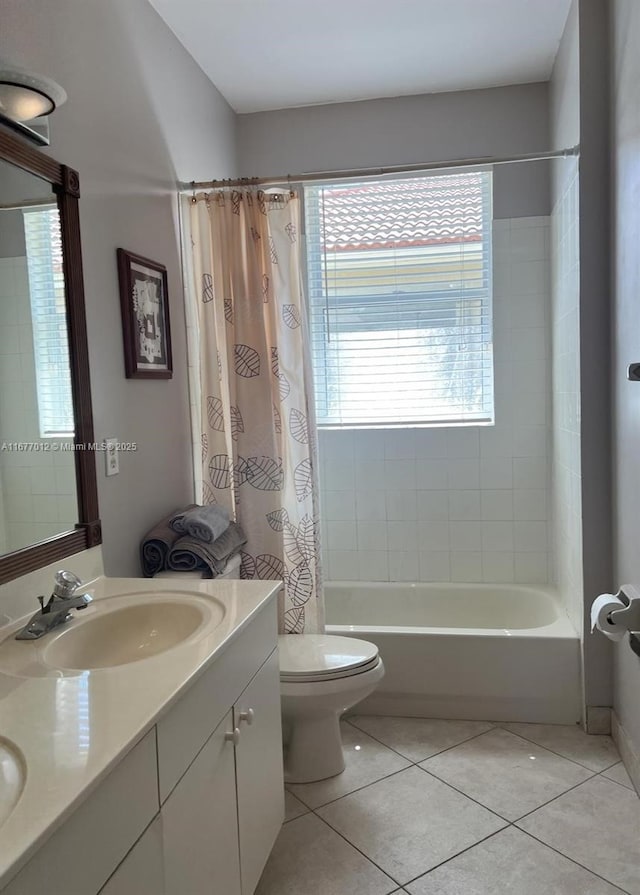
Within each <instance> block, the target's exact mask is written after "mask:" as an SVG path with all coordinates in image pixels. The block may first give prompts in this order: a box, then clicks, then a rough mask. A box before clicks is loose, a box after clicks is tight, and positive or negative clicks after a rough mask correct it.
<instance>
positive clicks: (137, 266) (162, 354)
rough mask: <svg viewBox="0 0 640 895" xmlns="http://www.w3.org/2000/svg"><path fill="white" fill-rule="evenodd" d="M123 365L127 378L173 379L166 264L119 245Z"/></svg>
mask: <svg viewBox="0 0 640 895" xmlns="http://www.w3.org/2000/svg"><path fill="white" fill-rule="evenodd" d="M117 258H118V281H119V285H120V308H121V311H122V335H123V340H124V368H125V375H126V377H127V379H171V377H172V376H173V360H172V356H171V327H170V322H169V293H168V289H167V268H166V267H165V266H164V264H159V263H158V262H157V261H152V260H151V259H150V258H143V257H142V255H136V254H135V253H134V252H129V251H127V250H126V249H117Z"/></svg>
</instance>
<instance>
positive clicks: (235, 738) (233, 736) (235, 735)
mask: <svg viewBox="0 0 640 895" xmlns="http://www.w3.org/2000/svg"><path fill="white" fill-rule="evenodd" d="M224 738H225V740H226V741H227V742H228V743H233V745H234V746H237V745H238V743H239V742H240V731H239V730H238V728H237V727H234V728H233V730H231V731H230V732H229V733H225V735H224Z"/></svg>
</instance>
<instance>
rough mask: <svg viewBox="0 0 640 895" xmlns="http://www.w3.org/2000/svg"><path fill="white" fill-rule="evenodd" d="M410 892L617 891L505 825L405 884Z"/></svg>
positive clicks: (582, 894) (531, 894) (530, 894)
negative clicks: (461, 852) (490, 835)
mask: <svg viewBox="0 0 640 895" xmlns="http://www.w3.org/2000/svg"><path fill="white" fill-rule="evenodd" d="M407 891H408V892H409V893H410V895H494V893H495V892H506V893H509V895H620V890H619V889H617V888H614V887H613V886H610V885H609V883H605V882H604V881H603V880H601V879H599V878H598V877H597V876H594V875H593V874H592V873H589V871H588V870H584V869H583V868H582V867H579V866H578V865H577V864H574V863H573V861H569V860H568V859H567V858H563V857H562V855H559V854H557V853H556V852H554V851H552V850H551V849H550V848H547V846H546V845H542V844H541V843H539V842H536V840H535V839H532V838H531V836H527V835H526V834H525V833H521V832H520V831H519V830H516V829H514V828H513V827H510V828H509V829H508V830H503V831H502V832H500V833H497V834H496V835H495V836H492V837H491V838H490V839H487V840H485V841H484V842H481V843H480V844H479V845H476V846H474V848H470V849H469V850H468V851H466V852H464V854H462V855H458V857H457V858H453V859H452V860H451V861H448V862H447V863H446V864H442V865H441V866H440V867H436V869H435V870H432V871H431V873H428V874H427V875H426V876H423V877H421V878H420V879H418V880H416V881H415V882H413V883H410V884H409V885H408V886H407Z"/></svg>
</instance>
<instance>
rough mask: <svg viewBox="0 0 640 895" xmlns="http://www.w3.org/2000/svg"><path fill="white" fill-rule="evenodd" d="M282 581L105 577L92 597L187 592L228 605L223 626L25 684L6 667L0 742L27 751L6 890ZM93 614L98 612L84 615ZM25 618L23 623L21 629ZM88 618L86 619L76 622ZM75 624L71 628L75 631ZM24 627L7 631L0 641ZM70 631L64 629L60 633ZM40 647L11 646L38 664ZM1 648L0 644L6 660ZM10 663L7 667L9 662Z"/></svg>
mask: <svg viewBox="0 0 640 895" xmlns="http://www.w3.org/2000/svg"><path fill="white" fill-rule="evenodd" d="M279 587H280V582H278V581H215V580H213V581H189V582H188V583H186V584H185V583H183V582H178V581H176V580H168V579H165V580H157V579H154V580H149V579H139V578H98V579H96V580H95V581H93V582H90V583H88V584H87V585H85V586H84V587H83V591H84V592H88V593H91V594H92V595H93V597H94V599H95V600H103V599H109V598H110V597H115V596H117V595H119V594H122V593H126V594H134V593H135V594H145V593H162V594H167V595H169V594H176V595H178V599H179V594H180V593H182V594H185V595H189V594H191V595H194V596H196V597H199V598H201V599H205V600H206V599H208V600H211V598H215V600H218V601H220V602H221V603H223V604H224V606H225V610H226V611H225V615H224V618H223V620H222V622H221V623H220V624H218V625H217V626H215V625H214V622H213V621H211V622H210V623H207V624H203V626H202V627H201V628H200V629H199V630H198V631H197V632H195V633H194V635H192V636H191V637H190V638H189V639H188V640H186V641H185V642H184V643H182V644H180V645H178V646H176V647H173V648H172V649H170V650H168V651H167V652H165V653H161V654H159V655H157V656H154V657H152V658H148V659H145V660H143V661H139V662H132V663H130V664H127V665H121V666H117V667H113V668H106V669H99V670H95V671H82V672H70V671H66V672H59V673H58V672H54V673H53V674H52V673H51V672H50V671H49V673H48V675H47V676H38V677H31V676H29V677H26V676H20V673H19V672H17V671H14V670H13V668H12V673H11V674H9V673H5V671H4V669H3V670H0V743H1V741H2V739H7V740H9V741H10V743H11V744H12V745H13V746H15V747H17V749H19V750H20V752H21V753H22V758H23V761H24V766H25V768H26V783H25V786H24V789H23V791H22V794H21V796H20V799H19V801H18V803H17V804H16V805H15V807H14V808H13V811H12V812H11V813H10V815H9V817H8V818H7V820H6V821H5V823H4V824H3V825H2V826H0V888H2V887H3V886H5V885H6V884H7V883H8V882H9V880H10V879H11V878H12V877H13V876H14V875H15V873H16V872H17V871H18V869H19V868H20V867H21V866H23V865H24V863H26V861H27V860H28V858H29V857H31V855H32V854H33V853H34V852H35V851H36V850H37V848H38V847H39V846H40V845H41V844H42V843H43V842H44V841H45V840H46V839H47V838H48V836H49V835H50V834H51V833H52V832H53V830H54V829H55V828H56V827H58V826H59V825H60V824H61V823H62V822H63V821H64V820H65V819H66V818H67V817H68V816H69V815H70V814H71V813H72V811H73V810H74V809H75V808H76V807H77V806H78V805H79V804H80V803H81V802H82V801H83V800H84V799H85V798H86V797H87V796H88V795H89V793H90V792H91V791H92V790H93V789H94V788H95V787H96V786H97V784H98V783H99V782H100V781H101V780H102V779H104V777H105V776H106V775H107V774H108V773H109V771H110V770H111V769H112V768H113V767H114V765H116V764H117V762H118V761H119V760H120V759H121V758H122V757H123V756H124V755H125V753H126V752H127V751H128V750H129V749H130V748H131V747H132V746H133V745H135V743H137V742H138V741H139V740H140V739H141V738H142V736H144V734H145V733H146V732H147V731H148V730H150V729H151V727H152V726H153V725H154V724H155V722H156V721H157V720H158V718H159V717H160V716H161V715H162V714H163V713H164V712H165V711H166V710H167V709H168V708H169V706H170V705H172V704H173V702H174V701H175V700H176V699H177V697H178V696H179V695H180V694H181V693H182V692H183V691H184V690H185V689H186V688H187V687H188V686H189V685H190V684H191V683H192V682H193V680H194V679H195V678H196V677H198V675H199V674H200V673H202V672H203V671H204V669H205V668H207V667H208V666H209V665H210V664H211V663H212V662H213V661H215V659H216V658H217V656H219V655H220V654H221V653H222V652H223V651H224V650H225V649H226V647H227V646H228V645H229V644H230V643H231V642H232V641H233V640H234V639H235V637H236V636H237V635H238V633H239V632H240V631H242V630H243V628H245V626H246V625H247V623H248V622H249V621H250V619H251V618H252V617H253V616H255V615H256V614H257V613H258V612H259V611H260V610H261V609H262V608H263V607H264V606H265V605H266V604H267V603H268V602H269V601H270V600H271V599H273V598H274V596H275V594H276V593H277V591H278V589H279ZM85 612H86V613H89V612H91V607H88V609H87V610H85ZM25 621H26V618H25V619H23V620H21V622H22V624H24V622H25ZM80 621H81V619H79V622H80ZM73 624H74V621H73V620H72V621H70V622H68V623H67V625H65V628H67V627H69V626H72V625H73ZM20 627H21V624H12V625H8V626H6V627H2V628H0V641H4V639H5V638H6V637H8V636H11V637H12V636H13V633H15V632H16V631H17V630H18V629H19V628H20ZM61 630H63V629H61ZM51 636H52V635H51V634H49V635H45V637H44V638H42V639H41V640H39V641H20V642H17V641H16V642H15V643H12V644H11V645H9V644H8V643H7V647H9V646H10V648H11V650H12V652H13V654H15V647H20V648H21V649H22V650H24V655H25V657H26V656H27V654H29V653H30V655H31V656H32V657H33V659H34V661H35V662H37V661H38V660H37V655H38V649H40V650H41V649H42V647H41V646H40V647H39V646H38V645H39V644H42V643H44V642H45V641H46V640H47V638H49V637H51ZM2 646H3V644H2V643H1V642H0V656H1V651H2ZM5 664H6V663H5Z"/></svg>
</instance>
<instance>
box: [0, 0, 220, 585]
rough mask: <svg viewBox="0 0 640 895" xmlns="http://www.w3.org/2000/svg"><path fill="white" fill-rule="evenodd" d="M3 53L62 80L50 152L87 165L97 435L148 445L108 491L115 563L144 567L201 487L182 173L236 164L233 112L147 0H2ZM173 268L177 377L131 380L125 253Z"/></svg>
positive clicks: (86, 255) (103, 506) (109, 544)
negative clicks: (195, 485) (194, 453)
mask: <svg viewBox="0 0 640 895" xmlns="http://www.w3.org/2000/svg"><path fill="white" fill-rule="evenodd" d="M0 57H3V58H6V59H8V60H11V61H13V62H15V63H16V64H18V65H23V66H26V67H27V68H32V69H33V70H35V71H39V72H42V73H44V74H47V75H49V76H51V77H53V78H54V79H55V80H57V81H59V82H60V83H61V84H62V85H63V86H64V87H65V89H66V91H67V93H68V95H69V99H68V102H67V103H66V105H64V106H62V107H61V108H60V109H59V110H57V111H56V113H55V115H54V116H53V117H52V120H51V131H52V145H51V149H50V153H51V154H52V155H53V156H54V157H55V158H57V159H58V160H60V161H63V162H64V163H66V164H68V165H71V166H72V167H75V168H77V169H78V170H79V172H80V182H81V190H82V198H81V200H80V223H81V233H82V241H83V260H84V280H85V291H86V304H87V322H88V333H89V359H90V367H91V386H92V395H93V411H94V424H95V435H96V439H97V440H100V439H102V438H104V437H105V436H110V435H113V436H116V437H118V438H119V440H120V441H124V442H137V444H138V450H137V452H135V453H127V454H122V455H121V458H120V469H121V472H120V475H119V476H116V477H113V478H109V479H107V478H106V477H105V475H104V468H103V464H102V462H101V461H102V458H101V457H98V458H97V459H98V490H99V500H100V514H101V517H102V522H103V538H104V560H105V568H106V571H107V574H110V575H127V574H138V573H139V564H138V542H139V540H140V537H141V536H142V535H143V534H144V532H145V530H146V529H147V528H148V527H150V525H152V524H153V523H154V522H155V521H156V519H157V518H158V517H160V516H161V515H163V514H164V513H166V512H168V511H170V510H171V509H173V508H174V507H176V506H178V505H180V504H183V503H185V502H186V501H188V500H189V499H190V498H191V496H192V461H191V448H190V425H189V417H188V411H189V402H188V394H187V366H186V347H185V328H184V312H183V302H182V289H181V276H180V258H179V237H178V225H177V216H176V208H177V206H176V201H175V181H176V178H178V179H192V178H194V177H195V178H196V179H204V178H209V177H212V176H214V175H215V176H221V177H228V176H232V175H234V174H235V116H234V113H233V112H232V111H231V109H230V108H229V107H228V106H227V104H226V103H225V102H224V100H223V99H222V97H221V96H220V94H219V93H218V92H217V91H216V90H215V88H214V87H213V86H212V85H211V83H210V82H209V81H208V79H207V78H206V77H205V76H204V74H203V73H202V71H201V70H200V69H199V68H198V67H197V65H196V64H195V62H194V61H193V60H192V59H191V57H190V56H189V55H188V54H187V52H186V51H185V50H184V48H183V47H182V46H181V45H180V44H179V43H178V41H177V40H176V38H175V37H174V36H173V34H172V33H171V32H170V31H169V29H168V28H167V27H166V26H165V24H164V23H163V22H162V20H161V19H160V18H159V16H158V15H157V14H156V13H155V11H154V10H153V9H152V7H151V6H150V5H149V3H147V2H146V0H109V2H104V0H57V2H56V3H45V4H43V3H42V2H40V0H2V28H1V29H0ZM118 246H122V247H124V248H127V249H129V250H131V251H134V252H137V253H139V254H142V255H145V256H147V257H150V258H153V259H155V260H157V261H160V262H162V263H164V264H165V265H166V266H167V269H168V276H169V294H170V310H171V330H172V342H173V361H174V377H173V379H172V380H170V381H157V382H154V381H147V382H145V381H137V380H127V379H125V377H124V362H123V354H122V327H121V320H120V307H119V298H118V282H117V269H116V256H115V250H116V248H117V247H118Z"/></svg>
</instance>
